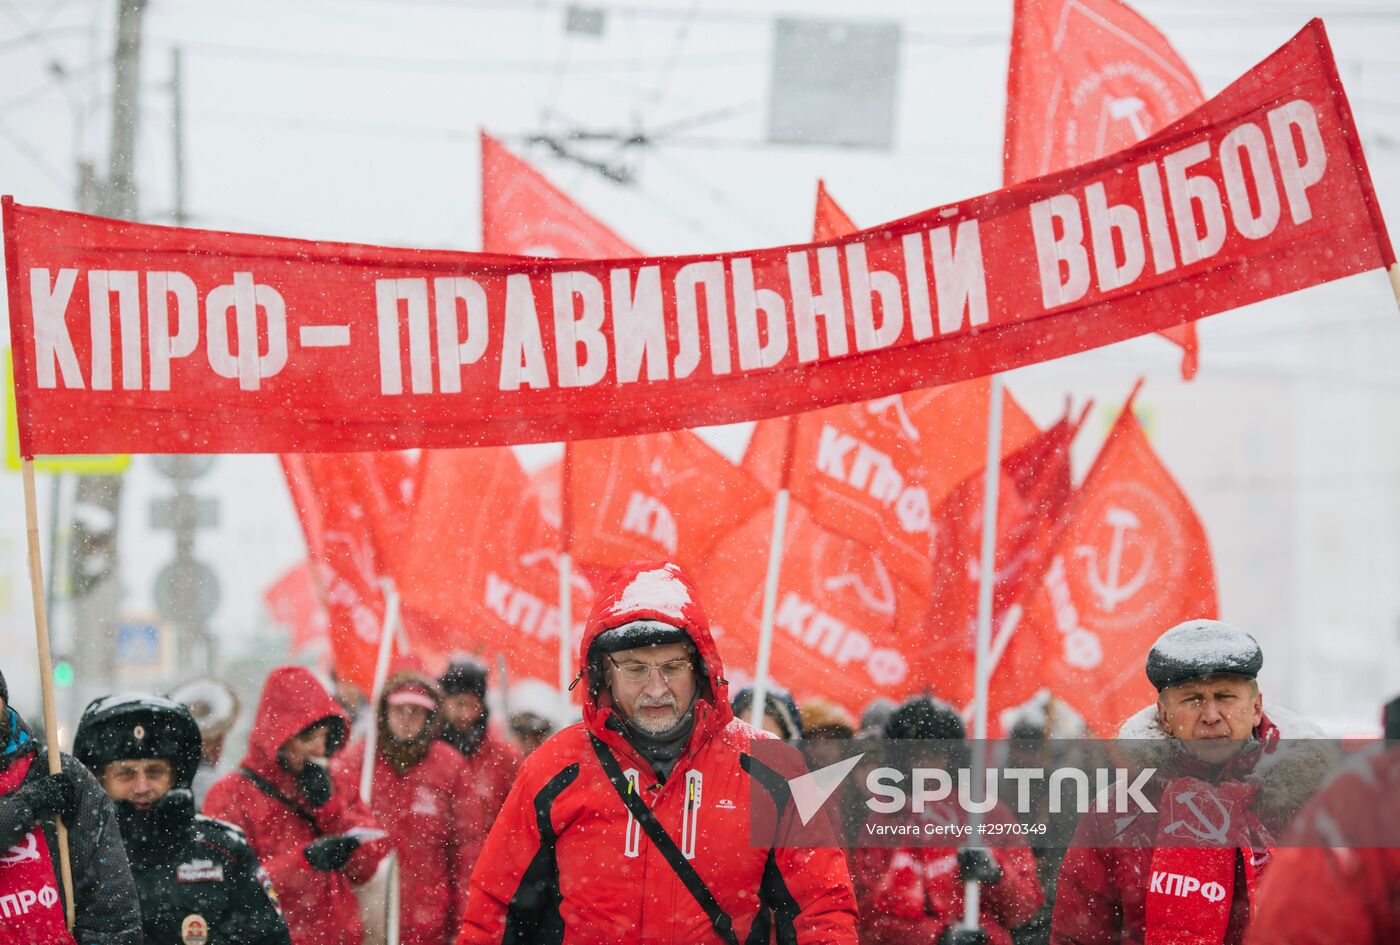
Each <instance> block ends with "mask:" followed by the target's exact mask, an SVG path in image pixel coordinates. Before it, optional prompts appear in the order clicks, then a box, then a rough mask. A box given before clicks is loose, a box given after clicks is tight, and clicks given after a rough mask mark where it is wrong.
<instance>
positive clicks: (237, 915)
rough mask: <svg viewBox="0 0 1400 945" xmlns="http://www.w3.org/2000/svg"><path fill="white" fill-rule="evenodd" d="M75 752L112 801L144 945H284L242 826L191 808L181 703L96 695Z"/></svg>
mask: <svg viewBox="0 0 1400 945" xmlns="http://www.w3.org/2000/svg"><path fill="white" fill-rule="evenodd" d="M73 754H74V755H75V756H76V757H77V758H78V759H79V760H81V761H82V762H83V764H85V765H87V766H88V768H89V769H90V770H91V771H92V772H93V773H94V774H95V775H97V777H98V779H99V780H100V781H101V782H102V787H103V788H104V789H105V790H106V791H107V794H108V795H109V796H110V797H111V798H112V801H113V802H114V804H115V806H116V809H117V823H118V824H119V825H120V827H121V833H122V839H123V840H124V841H125V843H126V851H127V856H128V858H129V859H130V861H131V872H132V874H133V875H134V876H135V877H136V887H137V892H138V894H139V895H140V899H141V918H142V926H143V928H144V930H145V938H146V943H147V945H205V943H209V945H214V943H219V945H224V943H228V945H290V942H291V937H290V936H289V935H288V933H287V924H286V922H284V921H283V919H282V914H281V911H280V910H279V909H278V907H277V899H276V893H275V892H274V891H273V889H272V884H271V883H270V882H269V881H268V878H267V873H266V871H265V870H263V868H262V866H261V865H260V864H259V863H258V860H257V857H256V856H255V855H254V854H253V850H252V848H251V847H249V846H248V842H247V840H246V839H244V836H243V833H242V832H241V831H240V830H239V829H238V828H237V827H234V826H232V825H231V824H226V823H224V822H223V821H221V820H214V819H213V818H209V817H202V816H199V815H197V814H196V813H195V806H194V795H193V794H192V793H191V791H190V785H191V783H192V782H193V780H194V775H195V771H196V769H197V768H198V767H199V760H200V754H201V750H200V735H199V727H198V725H197V724H196V723H195V720H194V717H193V716H192V715H191V714H190V711H189V709H188V708H186V707H185V706H183V705H181V704H180V703H178V702H174V701H172V700H170V699H167V698H165V697H164V696H156V695H149V694H145V693H134V694H123V695H114V696H106V697H104V698H101V699H96V700H94V701H93V702H92V703H91V704H90V705H89V706H88V707H87V709H86V711H84V712H83V717H82V720H81V721H80V722H79V723H78V731H77V733H76V735H75V736H74V739H73Z"/></svg>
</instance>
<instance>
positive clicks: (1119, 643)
mask: <svg viewBox="0 0 1400 945" xmlns="http://www.w3.org/2000/svg"><path fill="white" fill-rule="evenodd" d="M1216 615H1217V612H1216V597H1215V572H1214V568H1213V566H1212V564H1211V557H1210V548H1209V546H1208V544H1207V541H1206V535H1205V530H1204V528H1202V526H1201V523H1200V520H1199V519H1197V517H1196V513H1195V510H1194V509H1192V507H1191V503H1190V500H1188V499H1187V498H1186V496H1185V495H1184V494H1183V493H1182V491H1181V488H1180V487H1179V486H1178V485H1177V484H1176V482H1175V481H1174V480H1173V479H1172V476H1171V473H1169V472H1168V471H1167V469H1166V467H1164V466H1163V465H1162V462H1161V460H1160V459H1158V458H1157V455H1156V453H1155V452H1153V450H1152V446H1151V444H1149V443H1148V441H1147V436H1146V434H1145V433H1144V432H1143V430H1142V427H1140V426H1139V425H1138V422H1137V420H1136V419H1135V418H1134V417H1133V414H1132V410H1131V405H1130V406H1129V408H1128V409H1125V410H1124V411H1123V413H1122V415H1121V416H1120V417H1119V418H1118V422H1117V423H1116V424H1115V425H1114V428H1113V431H1112V432H1111V433H1110V434H1109V439H1108V441H1107V442H1106V443H1105V444H1104V447H1103V450H1102V451H1101V452H1100V453H1099V457H1098V459H1097V460H1095V462H1094V467H1093V468H1092V469H1091V470H1090V471H1089V475H1088V476H1087V477H1086V478H1085V480H1084V484H1083V485H1082V486H1081V487H1080V489H1079V492H1078V494H1077V495H1076V497H1075V500H1074V504H1073V507H1072V509H1071V510H1070V512H1069V519H1068V523H1067V525H1066V527H1065V530H1064V532H1063V534H1062V535H1061V537H1060V540H1059V545H1058V547H1057V548H1056V550H1055V552H1054V553H1053V554H1052V555H1051V557H1050V560H1049V564H1048V566H1047V567H1046V568H1045V570H1044V573H1043V574H1042V575H1041V577H1040V580H1039V583H1038V585H1037V586H1036V587H1034V588H1031V589H1030V594H1029V597H1028V599H1027V603H1026V608H1025V616H1024V617H1023V618H1022V621H1021V626H1020V628H1019V629H1018V630H1017V631H1016V632H1017V636H1018V637H1025V638H1029V639H1027V640H1026V642H1028V643H1030V642H1033V644H1034V646H1035V647H1036V648H1037V649H1038V650H1039V653H1038V658H1037V659H1036V660H1035V662H1036V664H1037V665H1038V667H1039V675H1040V681H1041V684H1042V685H1045V686H1048V687H1049V688H1050V691H1051V692H1052V693H1053V694H1054V695H1055V697H1056V698H1059V699H1063V700H1064V701H1065V702H1066V703H1068V704H1069V705H1070V706H1071V707H1073V708H1074V710H1075V711H1077V712H1079V713H1080V714H1081V715H1082V716H1083V717H1084V718H1085V719H1086V720H1087V721H1088V723H1089V725H1090V726H1091V727H1093V728H1094V729H1095V730H1096V731H1097V732H1098V733H1099V734H1100V735H1101V736H1103V737H1105V738H1107V737H1110V736H1111V735H1112V734H1113V733H1114V732H1116V731H1117V728H1118V725H1119V723H1120V722H1122V721H1123V720H1124V719H1126V718H1127V717H1128V716H1129V715H1131V714H1132V713H1134V712H1136V711H1137V710H1138V709H1140V708H1142V707H1143V706H1144V705H1146V704H1148V703H1149V702H1151V701H1152V700H1153V699H1154V698H1155V696H1156V694H1155V692H1154V691H1153V689H1152V686H1151V685H1150V684H1149V683H1148V681H1147V676H1146V674H1145V673H1144V671H1143V666H1144V665H1145V661H1146V659H1147V651H1148V649H1149V648H1150V647H1151V646H1152V644H1153V642H1154V641H1155V640H1156V639H1157V637H1158V636H1160V635H1161V634H1162V632H1163V631H1165V630H1167V629H1169V628H1171V627H1173V626H1175V625H1176V624H1178V623H1180V622H1181V621H1183V620H1190V619H1194V618H1197V617H1206V618H1214V617H1215V616H1216Z"/></svg>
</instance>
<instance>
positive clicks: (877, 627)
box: [701, 503, 925, 714]
mask: <svg viewBox="0 0 1400 945" xmlns="http://www.w3.org/2000/svg"><path fill="white" fill-rule="evenodd" d="M772 528H773V510H772V509H771V508H766V509H763V510H761V511H759V512H758V513H756V514H755V515H753V516H752V517H751V518H750V519H749V521H748V522H746V523H745V524H744V525H743V526H742V527H740V528H738V529H736V530H734V531H733V532H731V533H730V534H729V535H728V536H727V537H726V538H724V539H723V540H721V541H720V543H719V544H718V545H716V546H715V547H714V549H712V550H711V552H710V554H709V559H708V562H707V563H706V565H705V567H704V569H703V571H702V572H701V586H702V587H703V588H704V589H705V593H706V599H705V609H706V612H707V613H708V614H709V616H710V625H711V629H712V630H713V629H715V628H718V631H719V633H718V636H717V640H716V642H717V643H718V645H719V648H720V652H721V653H722V654H723V656H724V660H725V665H726V666H730V667H737V668H740V669H743V668H747V667H751V666H754V665H755V663H756V660H757V658H758V637H759V627H760V623H761V618H762V612H763V579H764V574H765V571H766V562H767V558H768V542H769V539H770V537H771V534H772ZM778 587H779V590H778V598H777V602H776V610H775V611H774V624H773V649H772V655H771V657H770V660H771V662H770V676H771V678H772V679H773V681H774V682H776V683H778V684H779V685H781V686H783V687H785V688H787V689H789V690H790V691H791V692H792V693H793V695H794V696H796V697H797V700H798V701H799V702H801V701H802V700H803V699H804V698H807V697H811V696H822V697H824V698H828V699H833V700H835V701H837V702H839V703H841V704H843V705H845V706H846V707H847V708H848V709H850V710H851V712H852V713H856V714H858V713H859V712H860V710H861V709H862V708H864V706H865V705H866V703H868V702H869V701H870V700H871V699H873V698H874V697H875V696H879V695H883V696H889V697H891V698H894V699H900V698H903V697H905V696H908V695H911V694H913V693H914V692H917V691H918V689H919V685H920V676H919V671H920V666H919V663H918V656H919V641H920V636H921V634H920V632H919V629H920V628H919V617H920V616H921V614H922V609H923V607H924V605H925V601H924V600H923V598H922V597H920V596H919V595H917V594H915V593H914V592H913V591H912V590H911V589H910V588H909V587H908V586H907V585H906V584H905V583H904V582H903V581H902V580H901V579H900V578H899V576H898V575H897V574H896V573H895V572H894V571H893V569H891V568H889V567H887V566H886V565H885V563H884V561H883V560H882V556H881V555H880V554H879V553H877V552H876V551H874V550H872V549H871V548H869V547H867V546H865V545H862V544H860V543H859V542H855V541H852V540H851V539H849V538H846V537H844V536H842V535H839V534H837V533H835V532H833V531H830V530H828V529H825V528H823V527H821V526H820V525H818V524H817V523H816V522H815V521H814V520H813V519H812V517H811V515H810V514H808V511H807V510H806V509H805V508H804V507H802V506H801V505H798V504H796V503H794V504H793V505H792V506H790V509H789V513H788V521H787V529H786V531H785V532H784V541H783V560H782V570H781V573H780V575H779V579H778Z"/></svg>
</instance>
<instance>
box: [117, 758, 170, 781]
mask: <svg viewBox="0 0 1400 945" xmlns="http://www.w3.org/2000/svg"><path fill="white" fill-rule="evenodd" d="M173 773H174V769H173V768H172V767H171V765H170V762H168V761H148V762H145V763H144V764H130V763H126V762H114V763H113V764H111V765H108V767H107V771H106V775H105V776H106V777H107V778H108V779H110V780H112V781H117V782H120V783H122V784H130V783H131V782H132V781H135V780H136V779H137V778H138V777H142V776H144V777H145V779H146V780H147V781H160V780H163V779H165V778H168V777H170V776H171V775H172V774H173Z"/></svg>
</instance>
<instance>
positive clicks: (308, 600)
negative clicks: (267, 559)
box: [263, 561, 330, 653]
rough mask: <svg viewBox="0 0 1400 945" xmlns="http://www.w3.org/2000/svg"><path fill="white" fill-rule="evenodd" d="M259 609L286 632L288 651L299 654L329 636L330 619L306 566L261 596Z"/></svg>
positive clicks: (287, 575) (274, 584)
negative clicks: (265, 610) (262, 608)
mask: <svg viewBox="0 0 1400 945" xmlns="http://www.w3.org/2000/svg"><path fill="white" fill-rule="evenodd" d="M263 606H265V607H266V608H267V612H268V613H269V614H270V615H271V616H272V619H273V620H274V621H276V622H277V623H279V624H281V625H282V626H284V627H286V628H287V632H288V634H289V635H290V637H291V640H290V642H289V644H288V649H289V650H291V652H293V653H299V652H301V651H302V650H304V649H306V648H307V647H309V646H311V645H313V644H315V643H317V642H319V641H321V640H325V639H326V638H327V637H328V636H329V635H330V619H329V618H328V617H327V616H326V608H325V607H324V606H322V604H321V596H320V594H319V592H317V590H316V578H315V576H314V575H313V574H312V573H311V564H310V562H307V561H303V562H302V563H301V564H298V565H296V566H295V567H293V568H292V569H291V570H290V571H288V572H287V573H286V574H284V575H282V576H281V577H280V578H278V579H277V581H276V582H275V583H273V585H272V586H271V587H269V588H268V589H267V590H266V591H264V592H263Z"/></svg>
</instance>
